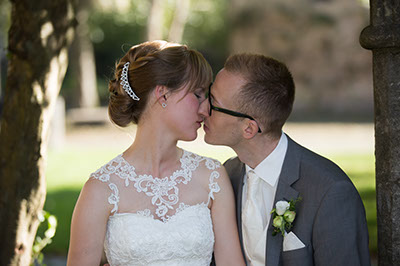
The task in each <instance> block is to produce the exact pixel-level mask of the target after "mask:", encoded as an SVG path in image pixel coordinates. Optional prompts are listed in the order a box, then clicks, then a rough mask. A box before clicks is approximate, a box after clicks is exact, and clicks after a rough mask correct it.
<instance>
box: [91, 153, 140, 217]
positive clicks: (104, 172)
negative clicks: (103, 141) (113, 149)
mask: <svg viewBox="0 0 400 266" xmlns="http://www.w3.org/2000/svg"><path fill="white" fill-rule="evenodd" d="M134 174H135V168H134V167H132V166H130V165H127V164H126V162H125V161H124V160H123V159H122V156H121V155H119V156H117V157H116V158H114V159H112V160H111V161H110V162H108V163H107V164H105V165H103V166H102V167H101V168H100V169H98V170H97V171H96V172H94V173H92V174H91V175H90V179H96V180H99V181H101V182H103V183H107V185H108V187H109V188H110V190H111V194H110V196H109V197H108V203H109V204H111V205H114V207H113V209H112V210H111V214H112V215H114V214H115V213H117V212H118V203H119V190H118V187H117V185H116V184H115V183H114V182H112V177H113V176H114V175H118V176H119V177H120V178H121V179H123V180H124V181H125V182H124V183H125V186H128V184H129V180H132V179H133V178H134V176H133V175H134Z"/></svg>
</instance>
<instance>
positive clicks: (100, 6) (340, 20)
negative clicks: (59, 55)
mask: <svg viewBox="0 0 400 266" xmlns="http://www.w3.org/2000/svg"><path fill="white" fill-rule="evenodd" d="M78 2H79V6H78V7H77V20H78V22H79V25H78V27H77V29H76V35H75V41H74V43H73V44H72V46H71V48H70V51H69V58H70V61H69V67H68V71H67V75H66V77H65V80H64V83H63V86H62V89H61V93H60V97H59V100H58V104H57V110H56V113H55V115H54V119H53V122H52V131H51V132H52V137H51V140H50V149H49V150H50V152H49V155H48V165H47V200H46V204H45V207H44V208H45V210H46V211H48V212H50V213H51V214H54V215H55V216H56V217H57V219H58V227H57V231H56V235H55V236H54V238H53V242H52V243H51V244H49V245H48V246H47V247H46V248H45V250H44V252H45V258H46V257H47V261H48V265H58V264H57V263H60V264H59V265H63V263H64V264H65V257H66V254H67V250H68V240H69V227H70V219H71V214H72V211H73V207H74V204H75V201H76V199H77V197H78V195H79V191H80V189H81V187H82V185H83V183H84V182H85V181H86V180H87V178H88V176H89V174H90V173H91V172H93V171H95V170H96V169H97V168H99V167H100V166H102V165H103V164H105V163H106V162H108V161H109V160H110V159H112V158H114V157H115V156H116V155H117V154H119V153H122V152H123V151H124V149H126V148H127V147H128V146H129V145H130V144H131V142H132V140H133V138H134V136H135V127H134V126H132V127H130V128H128V129H125V130H121V129H117V128H115V127H114V126H112V125H111V123H110V122H109V120H108V118H107V113H106V108H107V102H108V89H107V84H108V79H109V78H110V77H111V75H112V72H113V68H114V64H115V62H116V61H117V60H118V59H119V58H120V57H122V56H123V55H124V53H125V52H126V51H127V50H128V49H129V48H130V47H131V46H132V45H135V44H138V43H140V42H143V41H146V40H154V39H165V40H169V41H175V42H180V43H184V44H187V45H188V46H190V47H191V48H195V49H197V50H198V51H200V52H201V53H203V55H204V56H205V57H206V59H207V60H208V61H209V62H210V64H211V66H212V68H213V71H214V75H215V74H216V73H217V72H218V71H219V70H220V69H221V68H222V67H223V64H224V61H225V59H226V58H227V56H229V55H230V54H232V53H235V52H256V53H263V54H265V55H267V56H271V57H274V58H276V59H278V60H281V61H283V62H285V63H286V64H287V65H288V67H289V69H290V70H291V71H292V73H293V76H294V79H295V82H296V100H295V106H294V111H293V114H292V116H291V117H290V121H289V122H288V123H287V125H286V126H285V128H284V130H285V132H287V133H288V135H289V136H291V137H292V138H293V139H294V140H295V141H297V142H299V143H300V144H302V145H304V146H306V147H308V148H310V149H312V150H314V151H316V152H318V153H320V154H322V155H323V156H325V157H328V158H330V159H331V160H333V161H334V162H336V163H337V164H338V165H339V166H340V167H342V168H343V169H344V170H345V171H346V172H347V173H348V175H349V176H350V178H351V179H352V180H353V182H354V183H355V185H356V187H357V189H358V190H359V192H360V194H361V196H362V199H363V201H364V204H365V207H366V211H367V219H368V226H369V233H370V249H371V252H372V255H373V256H375V254H376V251H377V238H376V203H375V180H374V156H373V152H374V131H373V95H372V92H373V86H372V73H371V70H372V66H371V64H372V59H371V53H370V52H369V51H366V50H364V49H363V48H361V46H360V45H359V41H358V38H359V34H360V32H361V30H362V29H363V28H364V27H365V26H367V25H368V24H369V10H368V5H369V4H368V1H367V0H335V1H333V0H246V1H244V0H230V1H229V0H163V1H162V0H81V1H78ZM9 9H10V4H9V2H8V1H6V0H0V45H1V47H0V48H1V49H0V58H1V62H0V86H1V89H0V107H1V106H2V104H1V103H2V95H3V91H4V86H5V76H6V68H7V50H6V47H7V31H8V27H9V19H10V10H9ZM203 136H204V132H203V131H202V130H199V137H198V138H197V140H196V141H194V142H182V143H179V145H180V146H181V147H183V148H185V149H188V150H190V151H194V152H197V153H200V154H202V155H206V156H209V157H214V158H217V159H219V160H220V161H221V162H224V161H225V160H226V159H228V158H229V157H232V156H234V152H233V151H232V150H231V149H229V148H226V147H215V146H210V145H207V144H206V143H204V141H203ZM39 233H40V230H39Z"/></svg>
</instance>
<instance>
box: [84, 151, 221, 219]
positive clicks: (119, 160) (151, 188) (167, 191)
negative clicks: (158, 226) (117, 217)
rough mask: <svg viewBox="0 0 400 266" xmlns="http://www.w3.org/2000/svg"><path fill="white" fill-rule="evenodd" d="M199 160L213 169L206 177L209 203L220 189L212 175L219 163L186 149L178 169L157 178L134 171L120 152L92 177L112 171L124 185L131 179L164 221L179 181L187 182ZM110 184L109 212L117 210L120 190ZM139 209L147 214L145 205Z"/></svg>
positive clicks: (175, 198)
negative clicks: (143, 208) (111, 206)
mask: <svg viewBox="0 0 400 266" xmlns="http://www.w3.org/2000/svg"><path fill="white" fill-rule="evenodd" d="M202 161H205V166H206V167H207V169H209V170H212V172H211V174H210V178H209V181H210V183H209V189H210V192H209V198H208V202H207V205H208V203H209V202H210V199H214V193H215V192H218V191H220V188H219V186H218V183H217V182H216V181H215V179H217V178H219V173H218V171H217V170H216V169H217V168H220V167H221V164H220V163H219V162H218V161H215V160H213V159H210V158H206V157H202V156H199V155H197V154H194V153H191V152H188V151H185V150H184V151H183V155H182V158H181V159H180V162H181V169H179V170H176V171H175V172H174V173H173V174H172V175H171V176H170V177H164V178H158V177H153V176H152V175H146V174H144V175H137V174H136V172H135V167H134V166H132V165H130V164H129V163H128V162H127V161H126V160H125V159H124V158H123V157H122V155H118V156H117V157H116V158H115V159H113V160H111V161H110V162H109V163H107V164H106V165H104V166H103V167H101V168H100V169H99V170H97V171H96V172H94V173H93V174H92V177H93V178H95V179H98V180H100V181H102V182H109V181H110V177H111V175H112V174H115V175H117V176H118V177H119V178H121V179H123V180H124V184H125V186H126V187H128V186H129V184H130V182H132V183H133V187H134V188H135V189H136V191H137V192H143V193H145V194H146V195H147V196H149V197H151V204H152V205H153V206H154V205H155V206H157V209H156V211H155V214H156V215H157V217H158V218H159V219H161V220H162V221H163V222H167V221H168V220H169V218H170V217H171V216H170V215H167V213H168V211H169V210H173V209H174V206H175V205H176V204H177V203H178V202H179V188H178V187H177V186H178V185H179V184H188V182H190V181H191V179H192V174H193V172H194V171H195V170H196V169H197V167H198V166H199V164H200V162H202ZM109 187H110V189H111V190H112V192H113V193H112V194H111V196H110V197H109V199H108V202H109V203H110V204H114V208H113V210H112V213H115V212H117V211H118V202H119V195H118V194H119V193H118V189H117V187H116V186H115V184H113V183H110V184H109ZM182 204H183V205H182ZM182 206H188V205H185V204H184V203H180V205H179V206H178V209H177V210H176V212H178V210H180V209H181V207H182ZM182 208H183V207H182ZM137 213H139V212H137ZM140 213H141V214H146V216H148V215H147V214H150V210H148V209H146V210H143V211H140Z"/></svg>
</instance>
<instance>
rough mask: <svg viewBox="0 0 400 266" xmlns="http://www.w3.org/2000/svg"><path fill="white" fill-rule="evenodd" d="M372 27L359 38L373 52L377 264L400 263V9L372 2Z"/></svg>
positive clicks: (380, 0)
mask: <svg viewBox="0 0 400 266" xmlns="http://www.w3.org/2000/svg"><path fill="white" fill-rule="evenodd" d="M370 6H371V24H370V25H369V26H368V27H366V28H365V29H364V30H363V31H362V33H361V36H360V43H361V45H362V46H363V47H364V48H366V49H370V50H372V52H373V53H372V55H373V78H374V103H375V157H376V166H375V169H376V205H377V216H378V217H377V223H378V264H379V265H385V266H386V265H398V264H399V261H400V227H399V226H398V224H399V220H400V164H399V160H400V103H399V99H400V72H399V65H400V31H399V29H400V5H399V3H398V1H392V0H371V1H370Z"/></svg>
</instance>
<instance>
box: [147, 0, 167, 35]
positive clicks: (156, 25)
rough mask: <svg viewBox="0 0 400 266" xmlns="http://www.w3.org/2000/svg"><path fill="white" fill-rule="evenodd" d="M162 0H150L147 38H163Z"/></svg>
mask: <svg viewBox="0 0 400 266" xmlns="http://www.w3.org/2000/svg"><path fill="white" fill-rule="evenodd" d="M162 2H163V1H162V0H152V1H151V9H150V14H149V18H148V20H147V40H149V41H154V40H161V39H163V23H164V7H163V3H162Z"/></svg>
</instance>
